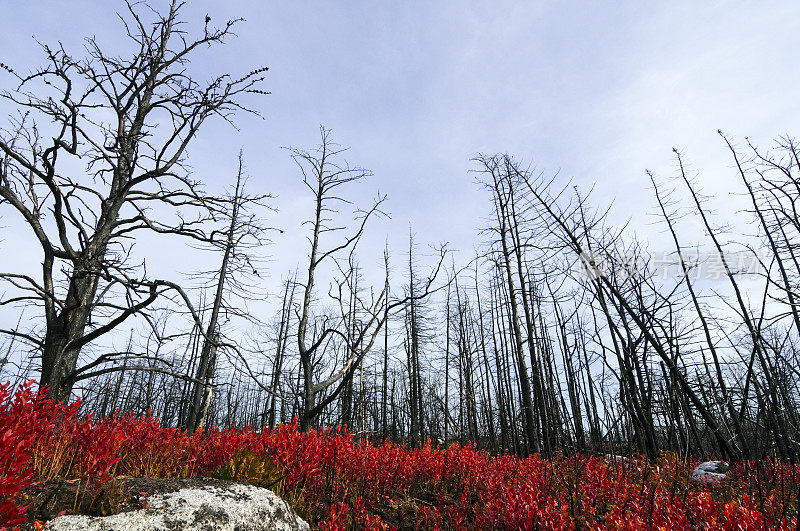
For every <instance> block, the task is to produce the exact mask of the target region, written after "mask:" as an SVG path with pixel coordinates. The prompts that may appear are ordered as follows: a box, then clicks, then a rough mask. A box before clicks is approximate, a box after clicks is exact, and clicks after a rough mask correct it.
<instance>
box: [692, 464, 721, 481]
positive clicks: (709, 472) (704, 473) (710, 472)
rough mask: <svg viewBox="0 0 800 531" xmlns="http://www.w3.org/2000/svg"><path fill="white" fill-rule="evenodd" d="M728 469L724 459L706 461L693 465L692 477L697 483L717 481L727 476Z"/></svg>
mask: <svg viewBox="0 0 800 531" xmlns="http://www.w3.org/2000/svg"><path fill="white" fill-rule="evenodd" d="M729 469H730V466H729V465H728V463H726V462H725V461H706V462H704V463H700V464H699V465H697V467H695V469H694V472H692V479H693V480H694V481H697V482H698V483H719V482H721V481H723V480H725V478H727V477H728V474H727V472H728V470H729Z"/></svg>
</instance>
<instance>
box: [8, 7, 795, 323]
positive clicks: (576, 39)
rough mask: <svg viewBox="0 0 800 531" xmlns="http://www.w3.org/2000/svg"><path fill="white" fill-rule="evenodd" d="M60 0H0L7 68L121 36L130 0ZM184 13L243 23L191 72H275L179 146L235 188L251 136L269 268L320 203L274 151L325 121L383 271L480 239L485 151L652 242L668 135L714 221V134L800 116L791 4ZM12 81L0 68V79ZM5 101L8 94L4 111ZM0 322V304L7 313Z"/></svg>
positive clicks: (24, 243) (13, 241)
mask: <svg viewBox="0 0 800 531" xmlns="http://www.w3.org/2000/svg"><path fill="white" fill-rule="evenodd" d="M152 4H153V5H154V6H156V7H157V6H160V5H163V2H160V1H153V2H152ZM65 5H67V4H65V3H64V2H63V1H56V0H36V1H33V2H31V1H28V2H21V1H17V0H2V3H0V9H2V17H0V62H2V63H5V64H8V65H10V66H12V67H13V68H15V69H16V70H18V71H25V70H26V69H28V68H33V67H35V66H36V65H39V64H41V57H42V54H41V50H40V49H39V47H38V45H37V44H36V40H34V37H35V39H38V40H39V41H40V42H43V43H51V44H52V43H56V42H58V41H61V42H63V43H64V45H65V47H66V48H67V49H69V50H72V51H74V52H75V53H76V54H79V53H80V50H81V46H82V38H84V37H86V36H90V35H94V36H96V37H97V39H98V41H99V42H100V43H101V44H104V45H107V46H108V47H109V48H110V49H119V50H124V49H125V46H126V43H125V40H124V34H123V33H121V32H120V27H121V26H120V23H119V21H118V20H117V19H116V16H115V11H118V10H120V9H121V8H122V4H121V2H116V1H88V0H73V1H71V2H69V4H68V8H66V7H65ZM183 13H184V18H185V20H187V22H188V26H187V29H189V30H192V29H194V30H200V29H201V28H202V24H203V20H204V17H205V15H206V14H208V15H209V16H210V17H211V19H212V23H220V24H221V23H223V21H225V20H227V19H230V18H236V17H243V18H245V19H246V21H244V22H242V23H241V24H240V25H238V26H237V30H236V33H237V35H238V36H237V37H236V38H233V39H231V40H230V41H229V42H228V44H227V45H226V46H224V47H222V48H215V49H210V50H202V51H201V53H200V54H198V57H197V59H196V61H195V62H194V63H193V64H192V66H191V68H192V72H193V73H195V74H196V76H197V77H198V78H201V79H203V78H208V77H210V76H211V75H213V74H214V73H219V72H230V73H233V74H234V75H235V74H240V73H246V72H249V71H250V70H252V69H253V68H255V67H259V66H268V67H269V72H268V74H267V77H266V82H265V88H266V89H267V90H269V91H270V92H271V95H268V96H264V97H261V98H258V99H254V100H252V101H250V103H251V106H252V107H253V108H255V109H257V110H258V111H259V112H260V113H261V115H262V118H259V117H255V116H250V115H242V116H240V117H239V118H238V119H237V120H236V124H237V129H234V128H232V127H231V126H229V125H227V124H225V123H222V122H220V121H218V122H212V123H209V124H208V125H207V126H206V127H205V129H204V130H203V131H202V132H201V134H200V136H199V137H198V138H197V141H196V142H195V143H194V145H193V146H191V147H190V149H189V160H190V162H191V164H192V166H193V168H194V176H195V177H196V178H198V179H200V180H202V181H203V182H205V183H207V186H208V187H209V188H210V189H212V190H216V189H221V188H222V187H224V186H226V185H229V184H230V183H231V181H232V179H233V177H234V172H235V167H236V154H237V152H238V151H239V149H242V150H243V153H244V157H245V163H246V166H247V169H248V173H249V175H250V187H251V190H252V191H254V192H259V193H269V194H272V195H273V196H274V199H273V200H272V204H273V205H274V206H275V207H276V211H275V212H274V213H271V214H269V215H268V219H267V221H268V223H269V224H270V225H272V226H274V227H276V228H280V229H281V230H283V231H284V232H283V233H282V234H277V233H275V234H273V236H272V240H273V244H272V245H271V246H270V247H269V249H267V254H268V255H269V256H270V258H271V262H270V265H269V270H270V271H269V275H270V276H271V278H272V281H276V280H277V279H280V278H281V277H284V276H286V272H287V271H288V270H289V269H291V268H293V267H296V266H297V265H298V264H300V263H302V262H303V259H304V257H305V255H306V253H307V246H306V243H305V240H304V239H303V236H304V234H305V233H304V232H303V230H304V229H303V227H302V225H301V223H302V221H303V220H304V219H306V218H307V217H308V215H309V214H310V212H311V208H312V207H313V205H312V203H311V202H310V197H309V195H308V194H307V192H306V190H305V189H304V187H303V185H302V182H301V179H300V177H299V173H298V171H297V168H296V166H294V163H293V162H292V161H291V159H290V157H289V156H288V153H287V152H286V150H285V149H282V148H283V147H286V146H293V147H297V148H308V149H310V148H313V147H314V146H315V145H316V144H317V143H318V141H319V128H320V126H325V127H327V128H330V129H331V130H332V134H333V138H334V140H336V141H337V142H338V143H340V144H341V145H343V146H349V147H350V149H349V151H348V152H347V153H346V159H347V160H348V162H350V163H351V164H354V165H358V166H361V167H364V168H367V169H369V170H371V172H372V173H373V176H372V177H371V178H370V179H369V180H368V181H366V182H364V183H362V184H360V185H359V186H358V187H355V188H353V189H352V190H351V193H352V195H351V196H349V197H352V198H353V200H354V201H355V202H357V203H360V204H362V205H366V204H368V203H369V201H370V198H372V197H374V195H375V193H376V191H378V190H379V191H380V192H381V193H385V194H387V195H388V203H387V207H386V210H387V211H388V213H390V215H391V218H387V219H382V220H378V221H376V223H374V224H372V225H371V226H370V228H369V232H368V234H367V237H366V238H365V240H364V242H363V246H362V249H361V251H360V253H359V256H360V258H361V261H362V263H363V264H364V265H365V266H366V267H377V266H378V265H379V264H380V263H381V262H382V250H383V245H384V242H385V241H388V242H389V247H390V249H392V250H393V252H394V253H395V254H397V255H402V253H403V252H404V249H405V248H406V245H407V238H408V233H409V230H411V231H412V232H414V233H415V234H416V240H417V244H418V245H420V247H421V248H423V249H424V247H425V246H427V245H429V244H436V243H439V242H449V244H450V247H451V248H452V249H456V250H459V251H460V253H461V255H460V256H461V257H462V258H464V257H468V256H469V255H470V254H471V253H472V252H473V248H474V247H475V246H477V245H479V244H480V242H481V241H482V240H483V236H481V235H480V234H479V232H478V231H479V229H480V228H481V227H483V226H484V225H485V223H486V218H487V216H488V213H489V209H490V206H491V204H490V201H489V198H488V196H487V195H486V193H485V192H484V191H482V190H481V189H480V187H479V186H478V185H476V183H475V179H476V175H475V173H474V172H473V171H472V170H474V169H475V167H476V166H475V164H474V163H473V162H471V158H472V157H473V156H475V155H476V154H477V153H487V154H492V153H496V152H508V153H510V154H512V155H514V156H515V157H517V158H519V159H521V160H523V161H525V162H526V163H528V164H532V165H533V166H534V167H535V168H536V170H537V171H541V172H543V173H544V174H547V175H549V174H556V173H558V175H559V177H558V181H557V182H558V183H560V184H564V185H566V184H568V183H570V182H571V183H575V184H576V185H578V186H579V187H581V188H582V189H587V190H588V189H590V188H593V189H594V192H593V199H592V201H593V203H594V204H596V205H597V206H600V207H602V206H606V205H608V204H610V203H612V202H613V209H612V219H613V220H614V221H616V222H620V223H622V222H625V221H626V220H630V221H631V225H630V226H631V228H632V230H633V231H634V232H636V233H637V235H638V236H639V237H641V238H643V239H645V240H647V241H649V242H651V245H652V246H655V247H657V246H658V245H659V241H660V239H663V238H664V235H663V234H662V233H661V232H660V230H658V229H657V228H656V227H654V226H653V225H652V218H651V217H649V214H652V213H653V212H654V207H655V203H654V201H653V195H652V191H651V190H650V189H649V179H648V178H647V176H646V174H645V169H650V170H652V171H653V172H654V173H655V174H656V175H657V177H658V178H659V179H660V180H668V178H669V177H672V176H674V175H675V161H674V157H673V154H672V152H671V150H672V148H673V147H677V148H678V149H680V150H681V152H682V154H683V155H684V157H685V160H686V162H687V164H688V167H689V168H690V171H691V173H692V175H693V176H695V178H696V180H697V182H698V184H699V185H700V188H701V189H702V190H703V191H704V192H705V193H706V194H708V195H711V196H713V197H712V200H711V203H712V207H713V208H714V209H715V211H716V212H717V213H718V214H719V216H720V217H721V218H725V219H726V220H730V219H742V220H744V219H745V217H744V216H745V215H744V214H742V213H741V209H742V208H744V206H745V203H743V201H742V198H741V197H740V196H739V193H740V192H741V190H740V188H739V183H738V181H737V176H736V174H735V173H734V172H733V171H732V168H731V165H732V161H731V159H730V156H729V154H728V152H727V148H726V146H725V144H724V143H723V141H722V140H721V139H720V138H719V137H718V136H717V133H716V131H717V129H722V130H723V131H725V132H726V133H728V134H730V135H731V137H732V139H733V140H734V141H735V142H736V143H737V144H738V145H742V144H743V142H744V138H745V137H749V138H750V139H751V140H752V141H753V142H754V143H756V144H758V145H761V146H769V145H771V142H772V141H773V139H775V138H776V137H778V136H779V135H792V134H797V124H798V123H800V121H799V120H798V118H800V103H798V101H800V100H798V98H797V97H796V90H797V89H796V87H797V86H798V85H799V84H800V62H798V61H797V50H798V49H800V33H798V32H797V20H800V3H798V2H792V1H784V2H726V1H709V2H694V1H683V2H682V1H670V2H615V3H613V5H612V4H611V3H601V2H591V1H585V2H569V3H565V2H503V1H501V2H491V3H490V2H422V1H411V2H402V3H376V2H355V1H354V2H346V3H345V2H322V1H320V2H308V1H293V2H261V1H246V0H228V1H227V2H224V3H219V2H212V1H207V0H206V1H202V0H189V1H188V2H187V5H186V6H185V8H184V11H183ZM10 88H12V81H11V79H10V78H9V76H7V75H5V74H4V73H2V72H0V89H10ZM11 112H13V108H11V107H10V106H9V105H8V104H7V103H2V102H0V120H3V123H4V122H5V117H6V116H7V115H8V114H10V113H11ZM743 223H744V221H743ZM0 227H2V229H0V230H2V231H3V234H2V237H0V246H6V245H7V246H9V248H12V247H13V248H14V249H15V250H19V251H18V252H15V253H13V254H11V255H9V254H7V253H2V255H0V269H2V270H8V269H12V270H16V269H27V268H31V267H36V265H37V264H38V263H39V261H40V259H41V257H40V256H39V251H38V250H37V249H36V248H35V246H31V245H29V243H28V242H30V234H29V233H28V232H27V231H26V229H25V227H24V226H22V225H21V224H20V223H18V220H16V219H15V218H14V216H13V214H10V213H9V212H8V209H6V208H0ZM146 245H147V246H151V247H147V246H146V247H145V248H144V249H140V251H141V252H143V253H145V254H148V256H152V257H153V259H152V262H153V264H155V265H154V266H153V267H155V268H158V269H160V271H161V273H162V274H163V275H166V276H169V275H175V276H176V277H179V276H180V275H182V274H184V273H186V272H187V271H188V270H189V269H191V268H193V267H195V266H199V265H201V264H200V263H202V262H203V261H204V260H206V258H204V257H197V258H192V259H187V258H186V257H187V256H194V255H190V254H183V253H180V254H178V253H176V252H175V249H174V248H169V247H164V246H163V244H159V243H158V242H153V243H148V244H146ZM398 258H399V257H398ZM187 260H189V262H191V263H187ZM193 260H197V261H198V262H200V263H195V262H194V261H193ZM148 263H150V262H148ZM271 291H272V292H274V291H275V290H274V289H272V290H271ZM0 293H2V291H0ZM9 318H10V317H9V315H8V314H7V313H6V314H0V324H8V319H9Z"/></svg>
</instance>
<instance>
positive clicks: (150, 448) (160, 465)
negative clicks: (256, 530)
mask: <svg viewBox="0 0 800 531" xmlns="http://www.w3.org/2000/svg"><path fill="white" fill-rule="evenodd" d="M79 406H80V405H79V403H75V404H71V405H62V404H55V403H53V402H51V401H50V400H48V399H46V398H45V397H44V396H42V395H37V394H36V393H34V392H33V391H32V385H31V384H28V385H26V386H24V387H23V388H22V389H20V390H19V391H17V393H16V394H15V395H14V396H13V397H12V396H10V393H9V391H8V387H7V386H2V387H0V527H13V526H15V525H18V524H19V523H21V522H22V521H24V519H25V510H26V508H25V507H24V504H23V501H24V500H21V499H20V497H19V492H20V491H21V490H22V489H23V488H25V487H26V486H27V485H29V484H30V483H31V482H33V481H43V480H48V479H55V478H68V479H79V480H81V482H82V483H81V484H82V485H85V487H86V490H87V491H88V490H90V488H91V489H99V488H100V487H102V485H103V484H104V483H105V482H106V481H108V480H109V479H110V478H112V477H114V476H122V475H124V476H147V477H193V476H207V475H213V474H214V473H215V472H217V471H218V470H220V469H221V468H222V467H223V466H225V465H226V463H228V462H229V461H231V459H232V458H233V457H234V455H236V454H237V452H241V451H245V450H246V451H248V452H251V453H252V454H254V455H258V456H264V458H265V459H267V460H268V461H269V462H271V463H272V465H271V466H273V465H274V468H275V470H277V471H278V476H279V477H278V479H277V480H276V481H275V482H274V484H273V485H272V488H273V489H274V490H276V491H277V492H278V493H279V494H280V495H282V496H284V497H286V498H287V500H288V501H289V502H290V503H291V504H292V505H293V506H294V507H295V508H296V509H297V510H298V512H299V513H300V514H301V515H302V516H303V517H305V518H306V519H308V520H310V521H311V522H313V523H314V524H316V525H317V526H318V527H319V528H320V529H328V530H335V529H392V528H394V527H412V528H424V529H459V528H465V527H466V528H478V529H491V528H494V529H539V528H543V529H565V528H576V527H592V528H597V529H644V528H648V529H649V528H658V529H711V528H714V529H762V528H764V527H778V526H786V527H788V526H796V525H797V501H798V494H799V491H798V489H800V469H798V467H797V466H790V465H786V464H781V463H778V462H767V463H761V464H758V465H756V464H755V463H735V464H734V465H733V466H732V468H731V471H730V473H729V479H728V480H727V481H726V482H724V483H722V484H720V485H710V486H709V485H699V484H696V483H693V482H691V481H690V480H689V479H688V478H689V476H690V475H691V470H692V467H693V466H694V465H696V464H697V463H696V462H684V461H683V460H681V459H678V458H677V457H676V456H674V455H666V454H665V455H664V456H663V457H662V459H661V460H660V461H659V462H658V463H649V464H648V463H645V462H644V461H643V460H642V459H632V460H629V461H628V462H626V463H616V462H607V461H606V460H604V459H602V458H599V457H596V456H582V455H579V456H572V457H564V456H557V457H556V458H555V459H553V460H545V459H542V458H540V457H539V456H532V457H528V458H526V459H518V458H515V457H509V456H502V457H497V458H492V457H490V456H489V455H487V454H486V453H484V452H480V451H478V450H476V449H475V448H473V447H472V446H466V447H461V446H459V445H452V446H450V447H449V448H439V447H433V446H431V444H430V443H428V444H427V445H426V446H425V447H424V448H422V449H418V450H413V449H407V448H405V447H403V446H396V445H392V444H389V443H385V444H382V445H379V446H374V445H372V444H369V443H363V442H356V441H354V439H353V437H352V435H351V434H349V433H348V432H347V431H346V430H342V429H340V428H337V429H336V430H331V429H327V430H320V431H310V432H307V433H300V432H299V430H298V427H297V423H296V422H295V423H294V424H289V425H284V426H280V427H278V428H276V429H274V430H262V431H260V432H257V431H254V430H252V429H249V428H245V429H229V430H217V429H210V430H206V431H201V430H198V431H197V432H195V433H194V434H192V435H188V434H187V433H185V432H183V431H181V430H178V429H175V428H166V427H162V426H161V425H160V424H159V422H158V421H157V420H156V419H154V418H152V416H147V417H134V416H132V415H114V416H113V417H111V418H108V419H102V420H99V421H96V420H95V419H93V418H92V417H91V416H88V417H82V416H80V415H79V414H78V410H79ZM650 526H652V527H650Z"/></svg>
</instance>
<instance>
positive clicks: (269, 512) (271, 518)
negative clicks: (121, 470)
mask: <svg viewBox="0 0 800 531" xmlns="http://www.w3.org/2000/svg"><path fill="white" fill-rule="evenodd" d="M144 500H145V507H147V508H146V509H139V510H136V511H131V512H126V513H119V514H115V515H112V516H104V517H92V516H82V515H67V516H60V517H58V518H54V519H53V520H51V521H50V522H48V523H47V525H46V526H45V530H47V531H67V530H87V531H88V530H91V531H112V530H113V531H140V530H141V531H146V530H170V531H176V530H181V529H197V530H209V531H211V530H230V531H233V530H236V531H245V530H252V531H256V530H261V529H278V530H285V531H290V530H291V531H293V530H305V529H309V526H308V524H307V523H306V522H305V521H304V520H302V519H301V518H300V517H299V516H297V513H295V512H294V509H292V508H291V507H290V506H289V504H287V503H286V502H285V501H284V500H282V499H281V498H280V497H279V496H278V495H277V494H275V493H274V492H272V491H270V490H268V489H264V488H260V487H254V486H252V485H240V484H236V483H231V484H229V485H225V486H220V485H205V486H198V487H194V488H182V489H179V490H176V491H173V492H167V493H161V494H153V495H151V496H149V497H146V498H144Z"/></svg>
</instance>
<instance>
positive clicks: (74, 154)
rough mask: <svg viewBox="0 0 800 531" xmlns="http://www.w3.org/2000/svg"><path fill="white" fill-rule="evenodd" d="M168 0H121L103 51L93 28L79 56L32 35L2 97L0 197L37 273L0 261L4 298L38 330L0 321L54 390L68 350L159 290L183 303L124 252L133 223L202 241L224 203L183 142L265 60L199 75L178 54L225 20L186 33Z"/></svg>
mask: <svg viewBox="0 0 800 531" xmlns="http://www.w3.org/2000/svg"><path fill="white" fill-rule="evenodd" d="M182 5H183V4H182V3H181V2H177V1H173V2H172V3H171V4H170V5H169V7H168V9H166V10H165V12H163V13H160V12H158V11H157V10H155V9H154V8H152V7H151V6H150V5H149V4H147V3H144V2H134V1H132V0H128V1H127V3H126V6H127V11H126V12H125V13H124V14H122V15H121V16H120V19H121V20H122V24H123V30H124V31H125V33H126V35H127V37H128V42H129V44H130V50H129V51H128V52H127V55H125V56H115V55H110V54H108V53H106V52H105V51H104V50H103V48H102V47H101V45H100V44H99V43H98V42H97V41H96V40H95V39H94V38H90V39H88V40H87V41H86V56H85V57H75V56H72V55H70V54H69V53H68V52H67V51H66V50H65V49H64V48H63V47H62V46H60V45H59V46H57V47H54V48H53V47H50V46H47V45H44V46H43V50H44V54H45V57H46V59H47V64H46V66H44V67H43V68H41V69H39V70H36V71H34V72H33V73H31V74H27V75H21V74H18V73H17V72H16V71H14V70H12V69H11V68H9V67H7V66H4V69H5V71H6V73H8V74H10V75H11V76H12V77H13V78H14V79H15V80H16V82H17V83H18V86H17V87H16V88H15V89H14V90H11V91H6V92H3V93H2V97H3V98H5V99H6V100H7V101H9V102H10V103H11V104H13V105H16V107H17V108H18V110H19V111H18V115H17V116H16V117H12V119H11V124H10V126H9V127H8V128H6V129H4V130H3V132H2V135H0V154H2V158H0V201H1V203H0V204H2V205H3V206H4V207H5V209H7V210H10V211H15V212H16V213H17V215H18V216H20V217H21V218H22V220H23V221H24V223H26V224H27V225H28V227H29V229H30V231H31V234H32V236H33V237H35V238H36V240H37V241H38V243H39V245H40V246H41V249H42V253H43V261H42V271H41V277H40V278H39V279H36V278H34V276H31V275H29V274H27V273H15V272H3V273H2V274H0V278H1V279H2V280H3V281H5V282H6V283H7V284H10V285H12V286H13V287H14V288H16V289H17V291H18V295H16V296H14V297H12V298H11V299H7V300H5V301H3V303H4V304H9V303H11V302H15V303H32V304H35V305H37V307H41V309H42V312H43V317H44V331H43V332H42V333H39V332H37V331H31V332H30V333H23V332H19V331H8V330H4V331H3V332H4V333H6V334H10V335H15V336H17V337H18V338H20V339H23V340H26V341H27V342H28V343H30V344H31V346H33V348H35V349H36V350H37V351H38V353H39V355H40V356H41V379H40V381H41V383H42V384H43V385H46V386H47V387H48V390H49V393H50V395H51V396H53V397H54V398H57V399H60V400H64V399H66V398H68V397H69V395H70V392H71V389H72V386H73V384H74V383H75V382H77V381H78V380H81V379H84V378H86V377H87V374H88V373H87V372H86V369H87V367H88V366H92V367H95V366H96V365H97V363H96V362H103V361H109V360H108V359H98V360H95V362H93V363H90V364H88V365H87V366H84V367H78V360H79V354H80V352H81V349H82V348H83V347H84V346H86V345H88V344H89V343H91V342H93V341H95V340H97V339H98V338H100V337H101V336H103V335H104V334H106V333H108V332H110V331H112V330H114V329H115V328H116V327H117V326H119V325H120V324H121V323H123V322H125V321H126V320H127V319H129V318H130V317H131V316H134V315H144V316H145V318H146V312H147V309H148V307H150V306H151V305H152V304H153V302H154V301H156V300H157V299H159V298H160V297H161V296H163V295H166V296H170V295H171V296H175V297H177V298H178V299H182V300H183V301H184V302H185V303H187V304H188V298H187V297H186V295H185V293H184V292H183V290H182V289H180V287H179V286H178V285H177V284H175V283H173V282H170V281H167V280H160V279H152V278H150V277H149V276H148V274H147V271H146V269H145V268H144V264H143V263H138V264H137V263H135V262H134V261H133V259H132V256H131V255H132V246H133V238H134V237H135V235H136V234H138V233H139V232H143V231H148V232H151V233H156V234H162V235H173V236H180V237H185V238H190V239H193V240H196V241H201V242H206V243H208V242H213V241H214V240H215V238H216V237H218V236H221V237H223V238H224V232H222V233H215V232H213V231H209V225H208V222H209V221H213V220H214V219H215V218H216V217H217V216H218V215H219V214H220V213H221V212H222V211H223V210H224V209H226V208H227V204H226V203H225V202H224V201H220V200H219V199H217V198H215V197H211V196H209V195H207V194H205V193H204V192H203V191H202V189H201V187H200V184H199V183H198V182H197V181H195V180H193V179H192V178H191V177H190V176H189V173H188V171H187V170H186V169H185V167H184V162H185V155H186V149H187V146H188V145H189V144H190V143H191V141H192V140H193V139H194V138H195V136H196V134H197V132H198V131H199V129H200V127H201V126H202V125H203V124H204V123H205V121H206V120H207V119H209V118H212V117H219V118H222V119H223V120H228V121H229V120H231V119H232V117H233V114H234V113H235V112H236V111H239V110H245V111H246V110H247V108H246V107H245V106H244V105H245V102H244V100H243V99H242V96H245V95H246V94H249V93H257V94H264V92H263V91H262V89H261V88H260V87H261V84H262V80H263V74H264V72H265V71H266V68H258V69H256V70H254V71H252V72H250V73H247V74H244V75H243V76H240V77H233V76H231V75H229V74H221V75H218V76H216V77H214V78H212V79H211V80H210V81H209V82H207V83H200V82H198V81H196V80H195V79H193V78H192V77H191V75H190V73H189V70H188V66H189V62H190V60H191V58H192V57H193V56H194V55H195V54H196V52H198V51H200V50H201V49H203V48H205V47H207V46H210V45H216V44H222V43H223V42H224V41H225V40H226V39H227V38H228V37H229V36H230V35H232V30H233V27H234V26H235V24H236V23H237V22H238V21H237V20H232V21H229V22H227V23H226V24H224V25H223V26H222V27H221V28H214V27H212V26H210V23H209V20H208V19H207V21H206V24H205V27H204V29H203V30H202V34H201V35H200V36H199V37H197V38H192V37H190V36H189V34H188V32H187V30H186V29H184V26H185V23H184V22H182V21H181V20H180V18H179V12H180V9H181V7H182Z"/></svg>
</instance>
